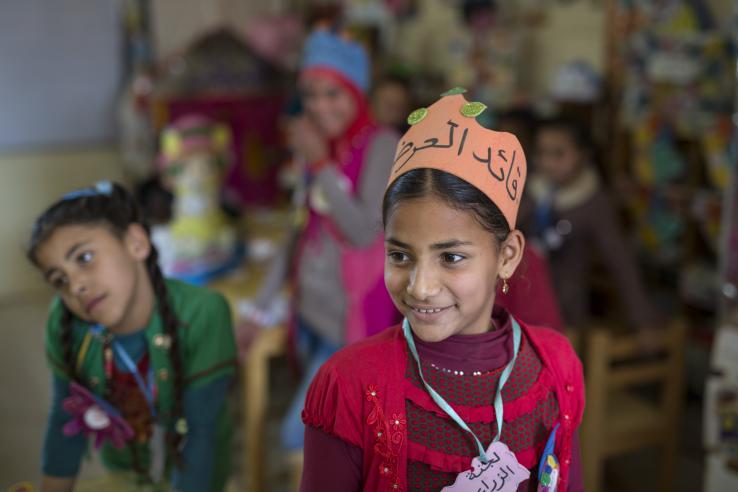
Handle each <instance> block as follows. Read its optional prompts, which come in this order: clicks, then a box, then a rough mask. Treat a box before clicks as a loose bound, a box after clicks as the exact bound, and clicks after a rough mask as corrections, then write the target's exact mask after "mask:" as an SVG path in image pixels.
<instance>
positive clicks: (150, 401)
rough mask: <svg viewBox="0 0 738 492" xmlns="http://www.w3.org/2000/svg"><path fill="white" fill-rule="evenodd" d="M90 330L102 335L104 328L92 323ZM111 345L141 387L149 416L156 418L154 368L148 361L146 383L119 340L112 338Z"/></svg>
mask: <svg viewBox="0 0 738 492" xmlns="http://www.w3.org/2000/svg"><path fill="white" fill-rule="evenodd" d="M90 331H91V332H92V333H93V334H94V335H99V336H101V335H103V334H104V332H105V328H104V327H103V326H102V325H99V324H97V325H94V326H92V327H90ZM111 345H112V346H113V349H114V350H115V351H116V353H117V354H118V357H120V359H121V360H122V361H123V364H124V365H125V366H126V370H127V371H128V372H130V373H131V374H133V378H134V379H135V380H136V384H137V385H138V387H139V388H140V389H141V392H142V393H143V395H144V398H146V404H147V405H148V407H149V411H150V412H151V416H152V417H153V418H154V419H155V418H156V404H155V402H154V368H153V366H152V364H151V362H149V371H148V380H149V382H148V384H146V381H145V380H144V378H143V377H142V376H141V373H139V372H138V366H137V365H136V363H135V362H133V359H131V356H130V355H128V352H126V349H124V348H123V346H121V344H120V343H119V342H117V341H116V340H113V341H112V342H111Z"/></svg>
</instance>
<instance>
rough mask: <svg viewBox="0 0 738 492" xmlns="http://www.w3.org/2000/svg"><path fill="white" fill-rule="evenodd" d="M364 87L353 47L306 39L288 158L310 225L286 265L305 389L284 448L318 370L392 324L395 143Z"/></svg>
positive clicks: (321, 36) (293, 445) (297, 440)
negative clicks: (390, 224) (390, 199)
mask: <svg viewBox="0 0 738 492" xmlns="http://www.w3.org/2000/svg"><path fill="white" fill-rule="evenodd" d="M368 85H369V60H368V57H367V54H366V52H365V51H364V49H363V48H362V47H361V46H360V45H358V44H357V43H354V42H352V41H349V40H347V39H344V38H342V37H340V36H338V35H337V34H335V33H333V32H330V31H316V32H315V33H313V34H312V35H311V36H310V37H309V38H308V40H307V43H306V47H305V52H304V55H303V61H302V66H301V70H300V76H299V89H300V95H301V102H302V106H303V109H304V113H303V114H302V115H301V116H299V117H297V118H294V119H293V121H292V122H291V123H290V125H289V129H288V142H289V145H290V148H291V150H292V152H293V155H294V156H295V158H296V160H299V161H301V162H302V163H303V164H304V165H305V167H306V168H307V173H306V174H307V200H306V201H307V204H306V205H307V210H308V219H307V224H306V225H305V228H304V229H303V230H302V231H301V233H300V235H299V238H298V239H297V247H296V249H295V251H296V254H295V255H294V258H293V259H294V263H293V265H292V266H293V273H294V275H293V277H294V280H295V286H296V289H295V293H296V299H295V312H296V320H297V323H296V327H297V328H296V332H295V333H294V335H295V342H296V349H297V354H298V356H299V359H300V362H301V363H302V364H303V369H304V372H303V373H304V384H303V385H302V386H301V388H300V390H299V392H298V394H297V395H296V397H295V400H294V402H293V404H292V407H291V409H290V410H289V412H288V415H287V417H286V419H285V423H284V426H283V429H282V439H283V442H284V444H285V447H286V448H287V449H298V448H301V447H302V441H303V430H304V427H303V424H302V422H301V420H300V412H301V411H302V407H303V403H304V399H305V393H306V391H307V385H308V384H309V382H310V380H311V379H312V377H313V375H314V374H315V372H317V370H318V368H319V367H320V366H321V365H322V363H323V362H325V360H327V358H328V357H329V356H330V355H331V354H332V353H333V352H335V351H336V350H338V349H339V348H340V347H342V346H343V345H345V344H348V343H351V342H355V341H358V340H361V339H363V338H365V337H366V336H368V335H372V334H374V332H372V331H371V330H372V329H374V330H377V329H381V327H386V326H390V325H392V323H393V322H394V321H395V320H396V319H397V316H398V314H397V312H396V311H395V308H394V306H393V305H392V301H391V300H390V298H389V295H388V294H387V291H386V289H385V287H384V277H383V270H384V238H383V234H382V218H381V201H382V196H383V194H384V188H385V187H386V185H387V181H388V179H389V172H390V167H391V166H392V162H393V160H394V153H395V147H396V145H397V141H398V137H397V135H396V134H395V133H394V132H393V131H390V130H388V129H383V128H380V127H379V126H377V125H376V124H375V123H374V122H373V121H372V118H371V116H370V114H369V108H368V103H367V98H366V92H367V89H368ZM285 256H286V255H285ZM287 266H288V265H287V262H286V261H283V262H282V265H281V267H282V268H281V271H279V270H280V269H279V268H275V269H273V271H272V272H271V275H270V279H269V280H268V281H267V284H266V285H265V286H264V288H263V289H262V295H261V296H260V301H261V304H266V302H268V300H269V298H270V297H271V295H273V293H275V292H276V291H277V288H278V286H279V284H280V283H281V280H282V279H283V278H284V277H285V273H286V270H287Z"/></svg>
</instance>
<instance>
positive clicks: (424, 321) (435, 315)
mask: <svg viewBox="0 0 738 492" xmlns="http://www.w3.org/2000/svg"><path fill="white" fill-rule="evenodd" d="M385 234H386V251H387V260H386V262H385V284H386V285H387V290H388V291H389V293H390V295H391V296H392V299H393V301H394V303H395V306H396V307H397V308H398V309H399V310H400V312H401V313H402V314H403V315H404V316H405V317H406V318H407V319H408V321H409V322H410V325H411V326H412V328H413V332H414V333H415V334H416V335H417V336H418V337H419V338H420V339H422V340H425V341H429V342H433V341H440V340H443V339H445V338H447V337H449V336H451V335H454V334H475V333H484V332H486V331H488V330H489V328H490V319H491V315H492V307H493V305H494V298H495V288H496V284H497V275H498V271H499V268H500V264H502V260H501V257H500V255H499V253H498V246H497V245H496V243H495V239H494V237H493V236H492V234H490V232H489V231H487V230H486V229H484V228H483V227H482V226H481V225H480V224H479V222H478V221H477V220H476V219H475V217H474V215H473V214H472V213H471V212H467V211H461V210H457V209H455V208H453V207H451V206H449V205H447V204H446V202H444V201H443V200H441V199H440V198H437V197H436V196H433V195H430V196H426V197H422V198H415V199H411V200H407V201H403V202H401V204H400V205H399V206H398V207H397V208H396V210H395V211H394V212H393V213H392V214H391V215H390V216H389V217H388V220H387V227H386V229H385Z"/></svg>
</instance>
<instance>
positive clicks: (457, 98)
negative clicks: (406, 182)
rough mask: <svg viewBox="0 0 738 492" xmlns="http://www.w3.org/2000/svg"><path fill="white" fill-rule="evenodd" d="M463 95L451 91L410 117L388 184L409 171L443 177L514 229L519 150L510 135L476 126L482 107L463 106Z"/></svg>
mask: <svg viewBox="0 0 738 492" xmlns="http://www.w3.org/2000/svg"><path fill="white" fill-rule="evenodd" d="M463 92H465V91H464V90H463V89H452V90H450V91H448V92H446V93H444V94H443V95H442V96H441V99H439V100H438V101H436V102H435V103H434V104H433V105H432V106H430V107H429V108H421V109H418V110H416V111H413V112H412V113H411V114H410V116H409V117H408V123H410V125H412V126H411V127H410V129H409V130H408V131H407V133H405V135H404V136H403V137H402V139H401V140H400V143H399V144H398V145H397V152H396V153H395V161H394V164H393V166H392V173H391V174H390V180H389V184H392V182H394V180H395V179H397V178H398V177H400V176H402V175H403V174H405V173H406V172H408V171H410V170H412V169H418V168H426V167H427V168H433V169H439V170H441V171H446V172H447V173H450V174H453V175H455V176H457V177H459V178H461V179H463V180H464V181H466V182H467V183H469V184H471V185H473V186H475V187H476V188H478V189H479V190H480V191H482V193H484V194H485V195H487V196H488V197H489V199H490V200H492V202H493V203H494V204H495V205H497V207H498V208H499V209H500V211H501V212H502V215H504V216H505V219H507V223H508V225H509V226H510V229H511V230H512V229H515V221H516V218H517V215H518V207H519V206H520V197H521V195H522V194H523V187H524V185H525V177H526V174H527V168H526V164H525V154H524V153H523V148H522V147H521V146H520V142H518V139H517V137H515V135H513V134H512V133H505V132H496V131H492V130H488V129H486V128H484V127H483V126H482V125H480V124H479V123H478V122H477V120H476V117H477V116H478V115H479V114H481V113H482V111H484V110H485V108H486V106H485V105H484V104H482V103H478V102H472V103H470V102H468V101H467V100H466V99H465V98H464V96H462V95H461V94H462V93H463ZM389 184H388V186H389Z"/></svg>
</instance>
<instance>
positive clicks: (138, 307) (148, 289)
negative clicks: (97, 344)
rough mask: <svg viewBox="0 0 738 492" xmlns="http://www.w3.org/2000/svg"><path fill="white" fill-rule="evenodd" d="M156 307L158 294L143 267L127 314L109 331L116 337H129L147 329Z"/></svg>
mask: <svg viewBox="0 0 738 492" xmlns="http://www.w3.org/2000/svg"><path fill="white" fill-rule="evenodd" d="M155 307H156V293H155V292H154V287H153V285H152V284H151V279H150V278H149V275H148V272H146V270H145V268H143V266H141V270H140V271H139V275H138V281H137V282H136V284H135V287H134V295H133V296H132V297H131V300H130V304H129V305H128V307H127V309H126V314H125V315H124V316H123V319H122V320H121V322H120V323H119V324H118V325H116V326H115V327H108V329H109V330H110V331H111V332H112V333H113V334H115V335H128V334H130V333H134V332H136V331H139V330H142V329H144V328H146V326H147V325H148V324H149V321H151V315H152V314H153V312H154V308H155Z"/></svg>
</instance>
